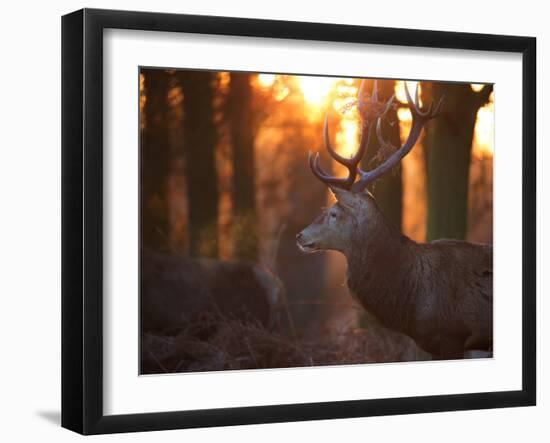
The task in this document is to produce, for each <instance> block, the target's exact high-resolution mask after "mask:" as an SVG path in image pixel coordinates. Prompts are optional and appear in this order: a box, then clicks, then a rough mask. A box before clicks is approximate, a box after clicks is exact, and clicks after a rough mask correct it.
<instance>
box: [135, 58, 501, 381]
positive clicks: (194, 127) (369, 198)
mask: <svg viewBox="0 0 550 443" xmlns="http://www.w3.org/2000/svg"><path fill="white" fill-rule="evenodd" d="M138 74H139V91H136V97H139V323H140V324H139V337H136V340H139V352H140V364H139V371H140V375H149V374H173V373H189V372H208V371H235V370H251V369H254V370H263V369H277V368H301V367H321V366H337V365H363V364H372V363H378V364H380V363H405V362H416V361H432V360H455V359H482V358H493V357H494V356H493V152H494V92H493V85H492V84H487V83H485V84H484V83H459V82H449V81H437V80H436V79H425V80H423V79H420V80H419V79H414V80H411V79H400V78H351V77H346V76H345V75H343V76H342V77H333V76H317V75H310V74H295V73H264V72H233V71H229V72H228V71H224V70H197V69H187V68H186V69H180V68H173V67H159V66H140V67H139V72H138ZM136 296H137V295H136ZM465 364H468V363H467V362H465Z"/></svg>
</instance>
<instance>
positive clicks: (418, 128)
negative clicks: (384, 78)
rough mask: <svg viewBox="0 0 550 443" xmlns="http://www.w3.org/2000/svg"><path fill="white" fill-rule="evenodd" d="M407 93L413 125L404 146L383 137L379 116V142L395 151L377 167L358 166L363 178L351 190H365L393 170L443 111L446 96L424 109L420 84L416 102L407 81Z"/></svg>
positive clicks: (377, 132) (377, 124)
mask: <svg viewBox="0 0 550 443" xmlns="http://www.w3.org/2000/svg"><path fill="white" fill-rule="evenodd" d="M405 94H406V95H407V103H408V104H409V108H410V110H411V114H412V127H411V131H410V132H409V136H408V137H407V140H406V141H405V143H404V144H403V146H401V147H399V148H398V149H396V147H395V146H393V145H392V144H390V143H388V142H386V141H385V140H384V138H383V137H382V118H381V117H378V120H377V122H376V137H377V138H378V143H380V145H381V146H383V147H384V148H386V149H391V151H395V152H394V153H393V154H392V155H391V156H390V157H388V158H387V159H386V161H384V162H383V163H382V164H380V165H378V166H377V167H376V168H375V169H373V170H371V171H368V172H365V171H363V170H361V169H359V168H358V170H357V172H358V173H359V175H360V177H361V178H360V179H359V180H358V181H357V182H356V183H354V184H353V185H352V187H351V190H352V191H353V192H361V191H363V190H364V189H365V188H366V187H367V185H368V184H369V183H372V182H373V181H374V180H376V179H377V178H379V177H380V176H381V175H383V174H385V173H386V172H387V171H389V170H391V169H392V168H393V167H394V166H396V165H397V164H399V162H400V161H401V160H402V159H403V157H405V156H406V155H407V154H408V153H409V152H410V151H411V149H412V148H413V147H414V145H415V144H416V142H417V140H418V137H419V136H420V134H421V132H422V128H424V125H425V124H426V123H427V122H428V121H429V120H431V119H432V118H434V117H436V116H437V115H438V114H439V112H440V111H441V107H442V104H443V98H444V97H441V98H440V99H439V102H438V103H437V105H435V106H433V102H432V103H430V105H429V106H428V109H426V110H425V111H422V110H421V109H420V103H419V100H418V85H417V86H416V90H415V94H414V102H413V100H412V98H411V95H410V93H409V89H408V88H407V83H406V82H405ZM391 151H390V152H391Z"/></svg>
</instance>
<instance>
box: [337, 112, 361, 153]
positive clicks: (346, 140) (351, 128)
mask: <svg viewBox="0 0 550 443" xmlns="http://www.w3.org/2000/svg"><path fill="white" fill-rule="evenodd" d="M358 126H359V122H358V121H357V120H356V119H351V118H343V119H342V120H341V121H340V130H339V131H338V133H337V134H336V145H337V147H338V151H339V153H340V154H341V155H343V156H344V157H351V156H352V155H353V154H355V150H356V149H357V146H358V143H357V137H358V131H359V128H358Z"/></svg>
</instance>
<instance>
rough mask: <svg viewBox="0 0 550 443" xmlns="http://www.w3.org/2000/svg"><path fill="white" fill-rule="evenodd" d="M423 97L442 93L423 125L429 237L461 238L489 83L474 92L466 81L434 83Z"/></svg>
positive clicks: (435, 97) (462, 237) (437, 95)
mask: <svg viewBox="0 0 550 443" xmlns="http://www.w3.org/2000/svg"><path fill="white" fill-rule="evenodd" d="M427 89H428V90H427V91H426V94H423V95H424V97H427V98H426V99H425V100H424V101H425V102H426V100H438V99H439V97H441V96H442V95H444V96H445V99H444V100H445V101H444V103H443V110H442V112H441V114H440V115H439V116H438V117H437V118H435V119H434V120H432V121H431V122H430V123H429V124H428V126H427V128H426V136H425V139H424V140H425V146H426V156H427V157H426V158H427V165H426V170H427V174H428V226H427V232H426V237H427V240H428V241H431V240H435V239H439V238H452V239H459V240H463V239H465V238H466V230H467V225H468V224H467V222H468V181H469V172H470V158H471V152H472V142H473V138H474V129H475V122H476V117H477V111H478V110H479V108H480V107H481V106H483V105H484V104H485V103H486V101H487V99H488V97H489V94H490V92H491V91H492V87H491V86H485V88H484V89H483V90H482V91H481V92H479V93H477V92H474V91H473V90H472V88H471V87H470V85H469V84H449V83H433V84H432V85H431V87H430V88H427Z"/></svg>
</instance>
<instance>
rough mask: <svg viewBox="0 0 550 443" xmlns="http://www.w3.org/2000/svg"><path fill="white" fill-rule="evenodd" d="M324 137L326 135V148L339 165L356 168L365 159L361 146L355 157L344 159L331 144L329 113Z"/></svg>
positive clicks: (326, 115)
mask: <svg viewBox="0 0 550 443" xmlns="http://www.w3.org/2000/svg"><path fill="white" fill-rule="evenodd" d="M323 135H324V139H325V146H326V147H327V151H328V152H329V154H330V155H331V157H332V158H333V159H334V160H336V161H337V162H338V163H340V164H342V165H344V166H346V167H348V168H351V167H353V166H356V165H357V163H359V161H360V160H361V158H362V157H363V153H362V152H361V146H359V149H358V150H357V152H356V153H355V155H353V156H352V157H350V158H347V157H343V156H341V155H340V154H338V153H337V152H336V151H335V150H334V148H333V147H332V144H331V143H330V135H329V129H328V112H327V113H326V114H325V125H324V128H323Z"/></svg>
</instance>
